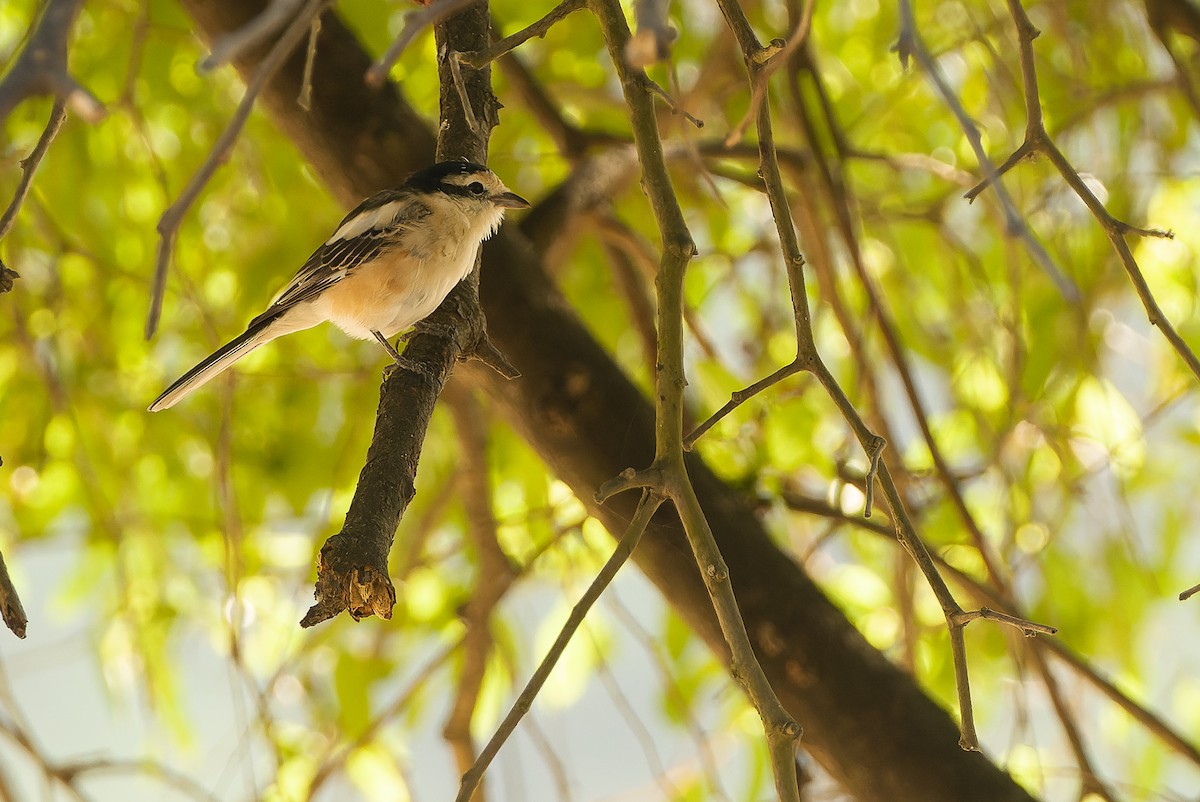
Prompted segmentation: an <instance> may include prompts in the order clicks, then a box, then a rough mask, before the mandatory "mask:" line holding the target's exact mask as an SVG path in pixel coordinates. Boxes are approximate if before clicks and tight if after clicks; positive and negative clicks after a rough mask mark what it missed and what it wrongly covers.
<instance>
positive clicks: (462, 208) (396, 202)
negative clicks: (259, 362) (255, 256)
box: [150, 161, 529, 412]
mask: <svg viewBox="0 0 1200 802" xmlns="http://www.w3.org/2000/svg"><path fill="white" fill-rule="evenodd" d="M528 206H529V202H528V201H526V200H525V199H524V198H522V197H521V196H520V195H516V194H514V193H512V192H510V191H509V190H508V188H507V187H505V186H504V184H503V183H502V182H501V181H500V179H499V178H497V177H496V175H495V173H493V172H492V171H491V170H489V169H488V168H486V167H484V166H483V165H481V164H474V163H472V162H465V161H452V162H441V163H439V164H435V165H433V166H432V167H426V168H425V169H424V170H420V171H418V172H416V173H413V174H412V175H411V176H409V178H408V180H406V181H405V182H404V185H403V186H401V187H400V188H399V189H389V190H385V191H383V192H380V193H379V194H378V195H375V196H374V197H371V198H368V199H367V200H365V201H363V202H362V203H361V204H359V205H358V208H356V209H355V210H354V211H352V212H350V214H348V215H346V218H345V219H344V220H342V222H341V224H340V225H339V226H338V228H337V230H336V231H334V232H333V236H331V237H330V238H329V239H327V240H325V243H324V244H323V245H321V247H319V248H317V250H316V252H314V253H313V255H312V256H310V257H308V261H307V262H305V263H304V265H303V267H301V268H300V270H299V272H297V273H296V276H295V277H294V278H293V279H292V280H291V282H290V283H289V284H288V285H287V287H285V288H284V290H283V292H281V293H280V294H279V296H278V297H277V298H276V299H275V301H274V302H273V303H272V304H271V305H270V306H269V307H267V310H266V311H265V312H263V313H262V314H261V315H259V316H258V317H256V318H254V319H253V320H251V321H250V325H249V326H247V327H246V331H245V332H244V333H243V334H240V335H239V336H238V337H236V338H235V339H233V340H232V341H231V342H229V343H226V344H225V345H223V346H221V347H220V348H219V349H218V350H217V351H216V352H215V353H213V354H212V355H211V356H209V357H208V358H206V359H205V360H204V361H203V362H201V363H200V364H199V365H196V367H194V368H192V369H191V370H189V371H188V372H187V373H185V374H184V375H183V376H182V377H181V378H180V379H179V380H178V381H177V382H175V383H174V384H172V385H171V386H170V387H168V388H167V389H166V391H165V392H163V394H162V395H160V396H159V397H158V398H157V399H155V401H154V403H153V404H151V405H150V411H151V412H157V411H159V410H162V409H168V408H170V407H173V406H174V405H175V404H177V403H179V401H180V399H182V398H183V397H184V396H186V395H187V394H188V393H190V392H192V391H193V390H195V389H196V388H197V387H200V386H201V385H202V384H204V383H205V382H207V381H209V380H210V379H212V378H213V377H214V376H216V375H217V374H219V373H220V372H221V371H223V370H225V369H226V368H228V367H229V366H230V365H232V364H233V363H234V362H236V361H238V360H239V359H241V358H242V357H244V356H245V355H246V354H248V353H250V352H251V351H253V350H254V349H256V348H258V347H259V346H260V345H263V344H265V343H268V342H270V341H271V340H274V339H275V338H276V337H282V336H283V335H285V334H291V333H292V332H294V331H300V330H301V329H308V328H312V327H313V326H315V325H317V324H318V323H321V322H323V321H326V320H328V321H330V322H331V323H333V324H334V325H335V326H337V327H338V328H340V329H341V330H342V331H344V332H346V333H347V334H349V335H350V336H351V337H357V338H358V339H362V340H369V339H371V338H375V339H376V340H378V341H379V342H380V343H381V344H382V345H383V346H384V347H385V348H386V349H387V350H388V352H389V353H390V354H392V356H393V357H396V356H397V355H396V352H395V349H393V348H392V346H391V344H390V343H389V342H388V338H389V337H393V336H395V335H396V334H399V333H400V332H402V331H405V330H406V329H408V328H410V327H411V326H413V325H414V324H415V323H417V322H418V321H420V320H423V319H424V318H425V317H427V316H428V315H429V314H430V313H431V312H433V310H434V309H436V308H437V307H438V304H440V303H441V302H442V299H444V298H445V297H446V295H447V294H448V293H449V292H450V290H452V289H453V288H454V286H455V285H456V284H458V282H460V281H462V280H463V278H464V277H466V275H467V274H468V273H469V272H471V268H472V267H474V266H475V255H476V253H477V252H478V250H479V245H480V243H482V242H483V241H484V240H485V239H487V238H488V237H490V236H491V235H492V234H494V233H495V231H496V229H497V228H498V227H499V226H500V222H501V220H503V218H504V211H505V209H524V208H527V207H528Z"/></svg>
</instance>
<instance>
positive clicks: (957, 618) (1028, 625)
mask: <svg viewBox="0 0 1200 802" xmlns="http://www.w3.org/2000/svg"><path fill="white" fill-rule="evenodd" d="M979 618H983V619H986V620H988V621H996V622H998V623H1001V624H1007V625H1008V626H1010V627H1013V628H1014V629H1019V630H1021V634H1023V635H1024V636H1025V637H1027V638H1032V637H1033V636H1034V635H1037V634H1039V633H1040V634H1042V635H1054V634H1057V633H1058V629H1057V628H1056V627H1051V626H1047V625H1046V624H1038V623H1036V622H1034V621H1029V620H1027V619H1024V618H1020V617H1018V616H1015V615H1009V614H1008V613H1002V612H999V611H997V610H993V609H992V608H990V607H980V608H979V609H978V610H972V611H970V612H962V613H958V614H957V615H954V616H952V617H951V623H952V624H953V625H954V626H956V627H965V626H966V625H967V624H969V623H971V622H972V621H974V620H976V619H979Z"/></svg>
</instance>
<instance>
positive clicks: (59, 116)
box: [0, 98, 67, 240]
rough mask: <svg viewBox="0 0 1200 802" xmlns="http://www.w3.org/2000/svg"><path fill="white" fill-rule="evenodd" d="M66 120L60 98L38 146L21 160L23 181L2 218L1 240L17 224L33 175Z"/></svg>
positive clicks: (63, 103) (31, 184) (55, 102)
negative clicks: (18, 213)
mask: <svg viewBox="0 0 1200 802" xmlns="http://www.w3.org/2000/svg"><path fill="white" fill-rule="evenodd" d="M66 119H67V102H66V101H65V100H63V99H62V98H58V99H56V100H55V101H54V106H53V108H51V109H50V119H49V121H47V122H46V127H45V129H44V130H43V131H42V135H41V137H39V138H38V141H37V144H36V145H34V147H33V150H32V151H30V152H29V155H28V156H26V157H25V158H24V159H21V181H20V182H19V183H18V184H17V191H16V192H14V193H13V198H12V200H11V201H10V202H9V204H8V208H7V209H5V210H4V216H3V217H0V240H2V239H4V238H5V237H6V236H8V232H9V231H11V230H12V227H13V224H14V223H16V221H17V212H19V211H20V210H21V204H22V203H24V202H25V198H26V196H28V195H29V189H30V187H31V186H33V174H34V173H35V172H37V168H38V165H39V164H41V163H42V158H43V157H44V156H45V155H46V151H47V150H49V149H50V143H51V142H53V141H54V137H55V136H57V135H58V129H60V128H62V124H63V121H64V120H66Z"/></svg>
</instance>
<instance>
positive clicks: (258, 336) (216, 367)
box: [150, 316, 311, 412]
mask: <svg viewBox="0 0 1200 802" xmlns="http://www.w3.org/2000/svg"><path fill="white" fill-rule="evenodd" d="M289 324H291V325H289ZM310 325H311V324H310ZM302 328H308V326H296V325H294V323H293V322H292V321H289V320H287V317H286V316H285V317H274V318H271V319H268V320H263V321H260V322H255V323H252V324H251V326H250V328H248V329H246V331H245V332H243V333H242V334H239V335H238V336H237V337H235V338H234V339H232V340H230V341H229V342H227V343H225V345H222V346H221V347H220V348H219V349H217V350H216V351H215V352H214V353H213V354H212V355H210V356H209V357H207V358H206V359H205V360H204V361H203V362H201V363H200V364H199V365H197V366H196V367H194V368H192V369H191V370H189V371H188V372H187V373H185V374H183V376H181V377H180V378H179V380H178V381H176V382H175V383H174V384H172V385H171V386H170V387H168V388H167V389H166V390H164V391H163V394H162V395H160V396H159V397H158V398H156V399H154V403H153V404H151V405H150V411H151V412H159V411H161V410H164V409H170V408H171V407H173V406H175V405H176V404H178V403H179V402H180V401H181V400H183V398H184V397H185V396H187V395H188V394H190V393H191V392H192V391H193V390H195V389H197V388H198V387H201V386H203V385H205V384H207V383H208V382H209V381H211V380H212V379H213V378H214V377H215V376H217V375H218V374H219V373H221V372H222V371H224V370H225V369H226V368H228V367H229V366H230V365H232V364H233V363H234V362H237V361H238V360H239V359H241V358H242V357H244V356H245V355H246V354H248V353H250V352H251V351H253V350H255V349H257V348H258V347H259V346H260V345H266V344H267V343H269V342H270V341H271V340H274V339H275V338H276V337H281V336H283V335H284V334H290V333H291V332H293V331H297V330H298V329H302Z"/></svg>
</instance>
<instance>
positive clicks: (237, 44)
mask: <svg viewBox="0 0 1200 802" xmlns="http://www.w3.org/2000/svg"><path fill="white" fill-rule="evenodd" d="M302 2H304V0H271V2H270V4H269V5H268V6H267V7H266V8H264V9H263V10H262V13H260V14H259V15H258V16H256V17H255V18H254V19H252V20H250V21H249V22H247V23H246V24H245V25H243V26H242V27H240V28H238V29H237V30H236V31H231V32H229V33H227V34H225V35H224V36H220V37H218V38H217V40H216V41H215V42H213V45H212V50H211V51H210V52H209V54H208V55H207V56H205V57H204V58H202V59H201V60H200V61H199V63H197V64H196V71H197V72H200V73H206V72H212V71H213V70H215V69H217V68H218V67H220V66H222V65H224V64H228V63H229V62H231V61H233V60H234V59H236V58H237V57H238V56H240V55H241V54H242V53H245V52H246V51H247V50H249V49H250V48H252V47H254V46H256V45H258V44H260V43H262V42H264V41H266V40H267V38H269V37H270V36H271V35H273V34H274V33H275V32H276V31H278V30H279V29H281V28H282V27H283V26H284V25H286V24H287V23H288V20H290V19H292V18H293V16H294V15H295V13H296V10H297V9H299V8H300V4H301V3H302Z"/></svg>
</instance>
